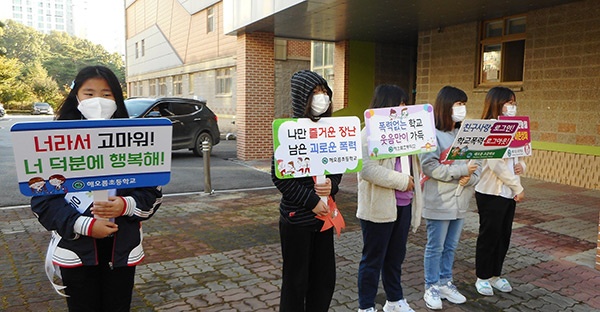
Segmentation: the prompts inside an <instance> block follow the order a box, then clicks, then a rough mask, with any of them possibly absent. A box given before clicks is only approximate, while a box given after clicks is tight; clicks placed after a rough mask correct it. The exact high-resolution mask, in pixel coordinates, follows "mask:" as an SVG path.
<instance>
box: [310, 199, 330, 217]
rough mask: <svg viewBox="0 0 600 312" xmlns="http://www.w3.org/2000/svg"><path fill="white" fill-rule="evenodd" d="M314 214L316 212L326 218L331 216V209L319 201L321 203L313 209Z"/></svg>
mask: <svg viewBox="0 0 600 312" xmlns="http://www.w3.org/2000/svg"><path fill="white" fill-rule="evenodd" d="M312 212H314V213H315V214H316V215H317V216H323V217H324V216H326V215H328V214H329V207H327V205H326V204H325V202H323V201H322V200H319V203H318V204H317V205H316V206H315V208H313V210H312Z"/></svg>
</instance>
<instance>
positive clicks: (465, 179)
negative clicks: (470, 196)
mask: <svg viewBox="0 0 600 312" xmlns="http://www.w3.org/2000/svg"><path fill="white" fill-rule="evenodd" d="M469 180H471V176H464V177H460V179H459V180H458V184H460V185H462V186H465V185H467V183H469Z"/></svg>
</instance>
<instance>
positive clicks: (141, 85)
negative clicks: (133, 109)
mask: <svg viewBox="0 0 600 312" xmlns="http://www.w3.org/2000/svg"><path fill="white" fill-rule="evenodd" d="M137 95H138V96H143V95H144V82H143V81H138V91H137Z"/></svg>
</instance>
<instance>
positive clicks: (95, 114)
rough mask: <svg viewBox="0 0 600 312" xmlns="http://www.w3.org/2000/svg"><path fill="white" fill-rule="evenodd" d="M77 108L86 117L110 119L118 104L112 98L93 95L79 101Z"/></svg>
mask: <svg viewBox="0 0 600 312" xmlns="http://www.w3.org/2000/svg"><path fill="white" fill-rule="evenodd" d="M77 109H78V110H79V111H80V112H81V114H83V117H85V119H109V118H110V117H112V115H113V114H114V113H115V111H116V110H117V104H116V103H115V101H114V100H111V99H107V98H102V97H93V98H89V99H85V100H83V101H79V105H78V106H77Z"/></svg>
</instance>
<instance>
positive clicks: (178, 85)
mask: <svg viewBox="0 0 600 312" xmlns="http://www.w3.org/2000/svg"><path fill="white" fill-rule="evenodd" d="M173 95H176V96H180V95H183V75H175V76H173Z"/></svg>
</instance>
